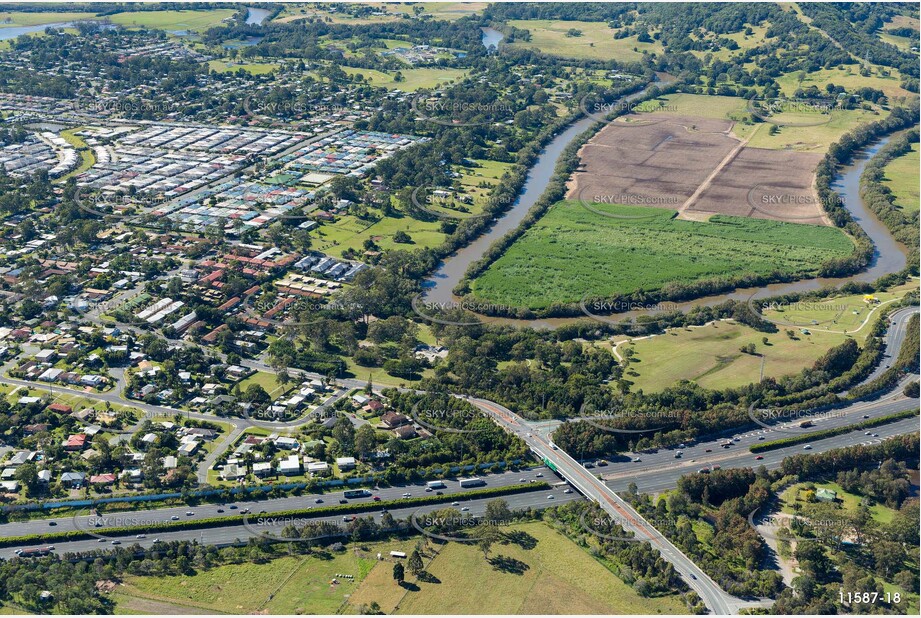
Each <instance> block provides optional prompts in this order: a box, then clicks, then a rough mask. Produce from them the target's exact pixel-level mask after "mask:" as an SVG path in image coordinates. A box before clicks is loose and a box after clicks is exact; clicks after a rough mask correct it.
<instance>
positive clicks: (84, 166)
mask: <svg viewBox="0 0 921 618" xmlns="http://www.w3.org/2000/svg"><path fill="white" fill-rule="evenodd" d="M81 129H83V127H77V128H76V129H67V130H64V131H61V137H62V138H63V139H64V140H66V141H67V143H68V144H70V145H71V146H73V147H74V148H76V149H77V152H78V154H79V155H80V165H79V166H78V167H77V168H76V169H75V170H74V171H72V172H70V173H69V174H66V175H64V176H62V177H61V179H60V180H62V181H63V180H67V179H68V178H70V177H71V176H77V175H79V174H82V173H83V172H85V171H86V170H88V169H90V168H91V167H93V166H94V165H96V155H95V154H93V150H92V149H91V148H90V147H89V146H88V145H87V144H86V142H84V141H83V138H81V137H80V136H79V135H77V134H76V132H77V131H80V130H81Z"/></svg>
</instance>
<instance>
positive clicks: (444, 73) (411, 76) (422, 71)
mask: <svg viewBox="0 0 921 618" xmlns="http://www.w3.org/2000/svg"><path fill="white" fill-rule="evenodd" d="M342 70H343V71H345V72H346V73H348V74H349V75H363V76H364V77H366V78H367V79H368V80H369V81H370V83H371V85H372V86H377V87H380V88H387V89H390V90H394V89H395V90H402V91H403V92H415V91H416V90H419V89H420V88H435V87H436V86H439V85H441V84H447V83H449V82H452V81H456V80H460V79H463V78H464V76H465V75H467V71H464V70H462V69H436V68H425V67H422V68H418V69H403V70H401V71H400V74H401V75H402V76H403V79H402V81H397V80H396V79H395V78H396V73H394V74H393V75H391V74H388V73H384V72H382V71H375V70H374V69H359V68H353V67H347V66H343V67H342Z"/></svg>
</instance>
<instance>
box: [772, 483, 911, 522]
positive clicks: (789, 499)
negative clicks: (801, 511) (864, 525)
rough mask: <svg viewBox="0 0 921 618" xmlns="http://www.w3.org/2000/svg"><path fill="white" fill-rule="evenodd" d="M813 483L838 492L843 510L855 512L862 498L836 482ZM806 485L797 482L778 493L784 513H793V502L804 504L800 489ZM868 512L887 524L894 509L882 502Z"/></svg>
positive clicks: (877, 520)
mask: <svg viewBox="0 0 921 618" xmlns="http://www.w3.org/2000/svg"><path fill="white" fill-rule="evenodd" d="M812 484H813V485H815V487H816V489H831V490H832V491H834V492H836V493H837V494H838V504H839V505H840V506H841V508H842V509H844V510H845V511H850V512H856V511H857V507H858V506H860V502H861V501H862V500H863V499H864V498H863V497H862V496H860V495H858V494H854V493H850V492H847V491H844V489H843V488H842V487H841V486H840V485H838V483H835V482H832V481H828V482H824V483H812ZM805 487H806V483H797V484H795V485H791V486H790V487H788V488H786V489H785V490H784V491H783V492H781V494H780V499H781V500H782V502H783V507H782V509H781V510H782V511H783V512H784V513H789V514H791V515H792V514H793V513H794V510H793V504H794V503H796V502H800V503H801V504H806V502H805V500H804V499H803V498H802V497H801V495H800V491H801V490H803V489H804V488H805ZM870 513H871V514H872V516H873V519H874V520H875V521H876V522H878V523H880V524H888V523H889V522H891V521H892V518H893V516H894V515H895V509H891V508H889V507H888V506H886V505H884V504H874V505H873V506H871V507H870Z"/></svg>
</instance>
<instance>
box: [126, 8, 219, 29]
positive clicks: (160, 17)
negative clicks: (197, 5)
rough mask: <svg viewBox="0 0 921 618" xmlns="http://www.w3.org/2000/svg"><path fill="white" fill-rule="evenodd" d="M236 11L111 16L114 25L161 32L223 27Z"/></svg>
mask: <svg viewBox="0 0 921 618" xmlns="http://www.w3.org/2000/svg"><path fill="white" fill-rule="evenodd" d="M234 13H236V11H235V10H234V9H209V10H200V11H199V10H195V11H129V12H127V13H116V14H115V15H111V16H109V20H110V21H111V22H112V23H113V24H122V25H124V26H132V27H136V28H139V27H142V26H144V27H147V28H159V29H160V30H199V31H200V30H207V29H208V28H213V27H214V26H219V25H221V21H222V20H224V19H226V18H228V17H232V16H233V14H234Z"/></svg>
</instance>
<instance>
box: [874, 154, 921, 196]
mask: <svg viewBox="0 0 921 618" xmlns="http://www.w3.org/2000/svg"><path fill="white" fill-rule="evenodd" d="M919 165H921V158H919V155H918V143H917V142H915V143H914V144H912V145H911V150H910V151H909V152H906V153H905V154H903V155H902V156H900V157H896V158H895V159H893V160H892V161H890V162H889V164H888V165H886V167H885V169H884V172H885V174H886V178H885V179H884V180H883V184H884V185H886V186H887V187H889V189H890V190H891V191H892V194H893V195H894V196H895V202H894V203H895V205H896V206H898V207H899V208H901V209H902V210H903V211H905V212H906V213H912V212H918V209H919V205H921V204H919V199H921V196H919V188H921V187H919V180H918V167H919Z"/></svg>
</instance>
